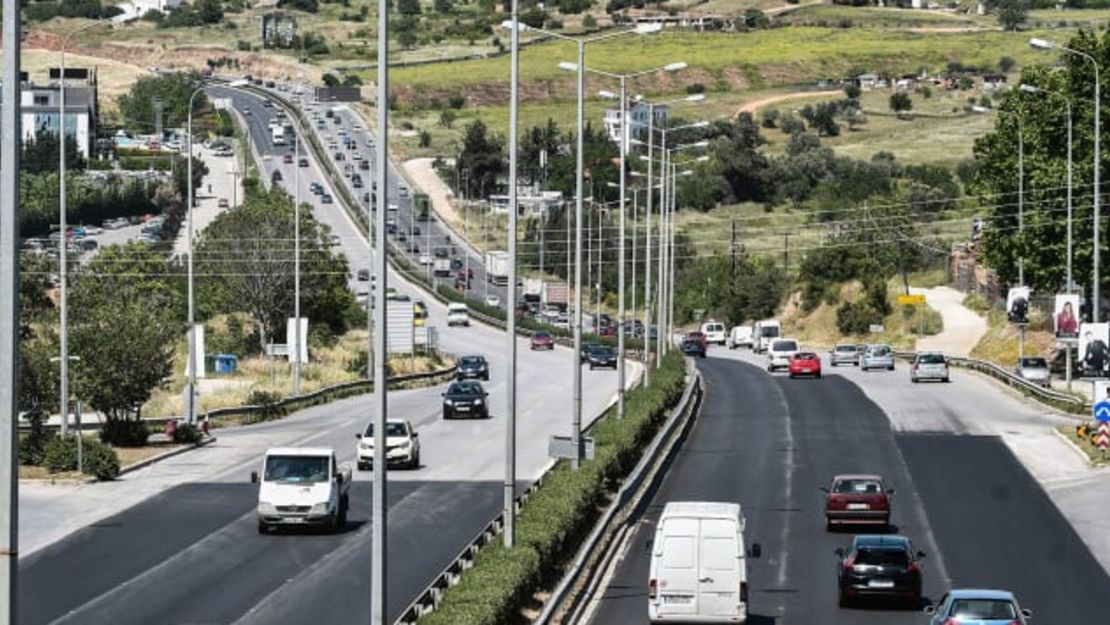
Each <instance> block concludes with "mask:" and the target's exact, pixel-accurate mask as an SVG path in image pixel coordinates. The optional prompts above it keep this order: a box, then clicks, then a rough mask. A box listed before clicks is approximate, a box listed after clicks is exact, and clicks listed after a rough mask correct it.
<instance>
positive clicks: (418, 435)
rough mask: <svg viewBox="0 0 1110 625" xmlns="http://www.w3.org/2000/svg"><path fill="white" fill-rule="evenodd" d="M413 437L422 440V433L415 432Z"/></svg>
mask: <svg viewBox="0 0 1110 625" xmlns="http://www.w3.org/2000/svg"><path fill="white" fill-rule="evenodd" d="M412 437H413V438H420V432H413V433H412Z"/></svg>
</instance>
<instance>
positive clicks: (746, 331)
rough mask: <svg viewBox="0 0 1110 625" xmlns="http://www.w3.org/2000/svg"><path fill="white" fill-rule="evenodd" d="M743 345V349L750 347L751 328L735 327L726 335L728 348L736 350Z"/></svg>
mask: <svg viewBox="0 0 1110 625" xmlns="http://www.w3.org/2000/svg"><path fill="white" fill-rule="evenodd" d="M741 345H743V346H744V347H747V348H749V349H750V348H751V347H752V327H751V326H735V327H733V328H732V332H730V333H729V335H728V348H729V349H736V348H737V347H740V346H741Z"/></svg>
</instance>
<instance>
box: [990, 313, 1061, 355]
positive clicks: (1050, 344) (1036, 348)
mask: <svg viewBox="0 0 1110 625" xmlns="http://www.w3.org/2000/svg"><path fill="white" fill-rule="evenodd" d="M1046 322H1047V320H1046V319H1044V318H1043V317H1036V316H1034V317H1032V318H1030V324H1029V328H1027V329H1026V332H1025V354H1026V355H1027V356H1044V357H1045V358H1048V359H1050V360H1051V357H1052V352H1053V348H1054V345H1055V342H1056V339H1055V337H1054V336H1053V335H1052V332H1050V331H1048V330H1046V329H1045V326H1046ZM1018 334H1019V333H1018V329H1017V327H1016V326H1014V325H1012V324H1010V323H1009V322H1008V321H1006V313H1005V312H1003V311H1001V310H991V311H990V312H988V313H987V333H986V335H984V336H983V338H982V339H980V340H979V344H978V345H976V346H975V347H974V348H973V349H972V350H971V357H972V358H979V359H981V360H987V361H990V362H993V363H995V364H997V365H999V366H1002V367H1006V368H1010V367H1013V366H1014V365H1015V364H1016V363H1017V359H1018V339H1019V336H1018Z"/></svg>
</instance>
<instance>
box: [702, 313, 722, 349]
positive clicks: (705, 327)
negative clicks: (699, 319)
mask: <svg viewBox="0 0 1110 625" xmlns="http://www.w3.org/2000/svg"><path fill="white" fill-rule="evenodd" d="M701 333H702V334H704V335H705V342H706V343H716V344H717V345H724V344H725V324H723V323H721V322H719V321H713V320H712V319H710V320H709V321H707V322H705V323H703V324H701Z"/></svg>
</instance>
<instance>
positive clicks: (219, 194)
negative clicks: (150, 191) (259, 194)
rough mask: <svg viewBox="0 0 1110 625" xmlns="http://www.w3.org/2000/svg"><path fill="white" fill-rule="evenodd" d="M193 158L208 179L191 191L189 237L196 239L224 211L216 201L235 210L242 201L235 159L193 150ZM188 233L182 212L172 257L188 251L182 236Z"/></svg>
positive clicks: (199, 148)
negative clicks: (191, 232) (222, 201)
mask: <svg viewBox="0 0 1110 625" xmlns="http://www.w3.org/2000/svg"><path fill="white" fill-rule="evenodd" d="M196 151H197V156H198V157H199V158H200V159H201V160H202V161H204V164H205V165H207V166H208V175H207V176H205V177H204V178H203V179H202V180H201V183H200V187H199V188H196V189H194V190H193V194H194V196H195V197H196V200H197V203H196V206H194V207H193V219H195V220H196V221H195V222H194V224H193V236H194V237H196V236H197V235H199V234H200V233H201V232H203V231H204V229H205V228H207V227H208V224H210V223H212V222H213V221H214V220H215V219H216V216H217V215H219V214H220V213H221V212H223V211H225V210H227V209H226V208H220V207H219V201H220V200H221V199H225V200H227V202H228V205H229V206H238V205H239V204H240V203H241V202H242V201H243V184H242V180H241V179H240V178H242V176H241V175H240V172H239V159H238V158H237V157H236V156H231V157H218V156H216V155H215V154H213V152H212V150H209V149H208V148H206V147H203V146H200V145H198V146H197V150H196ZM188 232H189V214H188V212H186V214H185V220H184V221H183V222H182V224H181V229H180V230H179V231H178V233H177V239H176V240H175V241H174V242H173V253H174V255H175V256H184V255H185V254H186V253H188V251H189V241H188V237H187V236H186V235H187V233H188Z"/></svg>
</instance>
